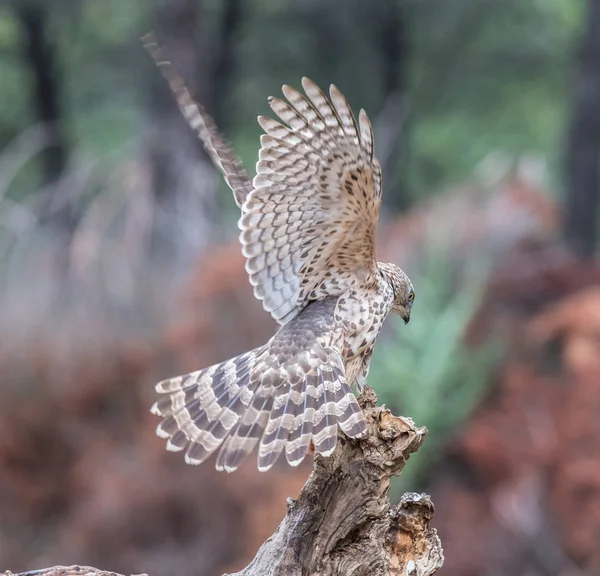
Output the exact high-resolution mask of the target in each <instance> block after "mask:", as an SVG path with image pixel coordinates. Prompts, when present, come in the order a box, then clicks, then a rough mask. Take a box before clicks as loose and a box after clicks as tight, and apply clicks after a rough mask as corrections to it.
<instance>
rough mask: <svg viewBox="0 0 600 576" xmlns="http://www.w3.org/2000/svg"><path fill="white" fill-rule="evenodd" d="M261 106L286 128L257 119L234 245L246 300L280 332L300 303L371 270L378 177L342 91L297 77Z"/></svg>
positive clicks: (367, 126) (364, 121) (365, 129)
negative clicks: (256, 147)
mask: <svg viewBox="0 0 600 576" xmlns="http://www.w3.org/2000/svg"><path fill="white" fill-rule="evenodd" d="M302 86H303V88H304V91H305V92H306V96H304V95H303V94H301V93H300V92H299V91H297V90H295V89H294V88H291V87H290V86H284V87H283V94H284V96H285V97H286V99H287V102H286V101H284V100H282V99H279V98H270V99H269V104H270V106H271V109H272V110H273V111H274V112H275V114H276V115H277V116H278V117H279V118H280V119H281V120H282V121H283V122H284V123H285V124H287V126H285V125H283V124H281V123H279V122H277V121H275V120H272V119H270V118H265V117H259V123H260V125H261V126H262V128H263V129H264V131H265V132H266V134H264V135H263V136H262V137H261V145H262V147H261V149H260V155H259V161H258V163H257V175H256V177H255V178H254V181H253V184H254V190H252V192H250V194H249V195H248V197H247V199H246V201H245V202H244V204H243V206H242V218H241V219H240V222H239V226H240V229H241V233H240V241H241V243H242V247H243V248H242V249H243V253H244V256H245V257H246V259H247V261H246V270H247V272H248V274H249V276H250V282H251V283H252V285H253V286H254V294H255V296H256V297H257V298H258V299H260V300H262V303H263V307H264V308H265V310H267V311H268V312H270V313H271V315H272V316H273V317H274V318H275V320H277V321H278V322H279V323H281V324H285V323H286V322H288V321H289V320H290V319H292V318H293V317H294V316H296V314H298V312H299V311H300V310H302V308H303V307H304V306H305V305H306V303H307V302H308V301H310V300H315V299H321V298H324V297H326V296H335V295H338V294H341V293H342V292H344V291H345V290H347V289H349V288H351V287H352V286H355V285H357V284H360V283H364V282H368V281H369V278H370V276H371V275H372V274H373V273H374V271H375V266H376V264H375V253H374V241H375V228H376V225H377V219H378V216H379V207H380V204H381V169H380V166H379V163H378V162H377V160H376V159H375V158H374V156H373V131H372V128H371V123H370V121H369V119H368V117H367V115H366V113H365V112H364V110H361V111H360V116H359V126H360V130H359V126H357V124H356V121H355V119H354V116H353V115H352V111H351V110H350V107H349V106H348V103H347V101H346V99H345V98H344V96H343V95H342V93H341V92H340V91H339V90H338V89H337V88H336V87H335V86H333V85H332V86H331V88H330V92H329V93H330V98H331V100H328V99H327V97H326V96H325V94H324V93H323V92H322V91H321V90H320V88H319V87H318V86H317V85H316V84H315V83H314V82H312V81H311V80H309V79H307V78H303V79H302Z"/></svg>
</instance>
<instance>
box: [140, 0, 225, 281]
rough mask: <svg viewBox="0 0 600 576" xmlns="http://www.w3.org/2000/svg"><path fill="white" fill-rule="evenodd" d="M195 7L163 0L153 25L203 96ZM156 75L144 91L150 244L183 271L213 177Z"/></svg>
mask: <svg viewBox="0 0 600 576" xmlns="http://www.w3.org/2000/svg"><path fill="white" fill-rule="evenodd" d="M201 7H202V3H201V2H199V1H198V0H164V1H163V2H162V3H161V4H160V6H159V7H158V8H157V12H156V27H157V31H158V37H159V39H160V41H161V43H162V44H163V45H164V46H165V48H166V49H167V52H168V55H169V58H170V59H171V60H172V61H173V63H174V65H175V66H176V67H177V68H178V69H179V71H180V72H181V74H182V75H183V76H184V78H185V79H186V82H187V83H188V85H189V86H190V89H191V90H192V92H193V93H194V94H195V95H196V96H197V97H199V98H200V99H203V98H205V97H206V96H207V94H208V90H207V78H208V74H207V72H206V71H207V65H206V62H207V59H206V50H204V49H203V48H204V47H203V46H202V47H201V46H200V45H199V38H200V37H201V34H200V23H201V20H200V18H201ZM154 73H156V70H154ZM156 77H157V80H155V82H156V89H155V90H152V91H151V94H150V99H151V101H150V113H151V116H152V124H153V125H154V127H155V128H154V130H153V132H152V136H151V139H150V141H149V142H148V148H149V160H150V170H151V173H152V182H153V189H154V196H155V199H156V204H157V207H158V210H157V211H156V213H157V218H156V222H155V236H154V242H153V244H154V249H155V252H157V253H158V254H159V255H161V256H163V257H164V258H166V259H167V260H169V262H170V263H171V264H174V265H175V267H176V269H179V270H181V271H183V270H185V269H186V268H187V267H188V266H189V265H190V263H191V262H192V261H193V260H194V259H195V258H196V257H198V256H199V254H201V253H202V251H203V250H204V248H205V247H206V246H207V244H208V242H209V237H210V235H211V232H212V222H213V219H214V217H215V210H216V202H215V192H216V186H217V180H216V175H215V173H214V171H213V168H212V166H211V165H210V162H209V161H208V158H207V157H206V154H205V153H204V151H203V149H202V146H201V144H200V143H199V142H198V141H197V139H196V137H195V135H194V133H193V132H192V130H190V128H189V126H188V125H187V123H186V121H185V120H184V118H183V116H182V115H181V113H180V111H179V110H178V108H177V106H176V104H175V102H174V101H173V98H172V96H171V94H170V92H169V90H168V88H167V87H166V86H164V85H163V84H162V83H161V80H160V78H159V75H158V74H156ZM159 84H160V85H159Z"/></svg>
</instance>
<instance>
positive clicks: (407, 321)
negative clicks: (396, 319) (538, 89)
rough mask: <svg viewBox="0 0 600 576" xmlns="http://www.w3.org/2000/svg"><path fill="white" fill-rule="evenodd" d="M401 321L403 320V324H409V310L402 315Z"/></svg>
mask: <svg viewBox="0 0 600 576" xmlns="http://www.w3.org/2000/svg"><path fill="white" fill-rule="evenodd" d="M402 320H404V324H408V323H409V322H410V310H407V311H406V312H404V314H402Z"/></svg>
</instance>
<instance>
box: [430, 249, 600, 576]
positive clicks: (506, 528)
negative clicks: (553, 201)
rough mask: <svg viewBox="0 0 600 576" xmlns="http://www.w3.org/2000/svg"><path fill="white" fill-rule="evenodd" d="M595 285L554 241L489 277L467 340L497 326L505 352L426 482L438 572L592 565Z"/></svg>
mask: <svg viewBox="0 0 600 576" xmlns="http://www.w3.org/2000/svg"><path fill="white" fill-rule="evenodd" d="M511 271H512V272H511ZM598 284H600V268H598V267H593V266H590V265H589V264H588V265H586V264H583V263H581V262H577V261H575V260H572V259H569V258H568V257H567V256H566V255H565V254H563V253H561V252H557V251H556V250H555V249H548V250H532V251H531V252H529V253H527V251H525V252H524V251H523V250H521V251H519V252H518V253H515V254H513V256H512V257H511V258H510V259H509V260H508V261H507V262H506V264H505V266H504V267H503V268H502V269H500V270H499V271H498V272H497V273H496V274H495V277H494V278H493V280H492V283H491V286H490V289H489V294H488V297H487V304H486V305H485V306H484V307H483V309H482V314H481V316H482V317H481V318H479V320H478V322H477V323H476V327H474V331H473V333H472V335H471V336H472V338H475V339H478V338H479V337H480V336H481V335H482V333H484V332H485V331H486V330H489V329H491V328H492V327H496V326H502V327H503V329H504V330H505V335H506V336H507V337H508V338H507V340H508V341H509V342H510V346H509V353H508V357H507V358H506V362H505V364H504V366H503V367H502V370H501V373H500V374H499V377H498V381H497V382H496V384H495V387H494V390H493V392H492V394H491V395H490V397H489V398H488V399H487V401H486V402H485V403H484V405H483V406H481V408H480V409H479V410H478V411H477V413H476V414H475V415H474V417H473V418H472V420H471V422H470V423H469V424H468V425H466V426H465V429H464V430H463V432H462V434H461V436H460V438H459V440H458V441H457V443H456V445H455V446H454V448H453V451H452V454H451V456H450V457H449V458H448V460H447V462H446V466H447V468H446V472H448V473H447V474H444V473H441V474H440V475H439V476H438V480H437V481H436V483H435V485H436V489H435V491H434V498H435V501H436V505H437V508H438V510H439V511H440V512H439V514H438V526H439V527H440V532H441V537H442V541H443V542H444V544H445V549H446V558H447V562H446V565H445V570H446V572H447V573H448V574H449V575H456V576H459V575H460V576H470V575H473V576H474V575H479V574H482V573H484V571H485V569H486V567H489V566H494V567H495V569H496V570H497V572H496V573H497V574H507V575H508V574H510V575H521V574H522V575H525V574H548V575H550V574H552V575H555V574H556V575H563V574H564V575H567V574H577V573H579V572H577V568H576V566H579V567H581V568H584V569H586V570H588V572H586V574H587V573H589V574H596V573H598V571H599V570H600V554H599V552H598V545H597V544H598V535H599V534H600V289H599V288H598V287H597V285H598Z"/></svg>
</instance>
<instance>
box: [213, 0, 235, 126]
mask: <svg viewBox="0 0 600 576" xmlns="http://www.w3.org/2000/svg"><path fill="white" fill-rule="evenodd" d="M223 3H224V7H223V15H222V17H221V24H220V27H219V34H218V37H217V39H216V41H215V42H216V46H215V49H214V50H213V54H214V56H213V62H212V74H211V78H210V84H211V85H212V90H211V95H210V96H209V98H208V99H207V101H206V108H207V110H208V112H209V113H210V114H212V117H213V118H214V119H215V121H216V123H217V125H218V126H219V127H220V128H221V129H226V128H227V126H228V124H229V122H230V119H229V118H228V115H227V114H226V112H225V111H226V104H227V95H228V93H229V88H230V86H231V80H232V77H233V74H234V70H235V47H236V42H235V37H236V34H237V33H238V30H239V25H240V23H241V21H242V17H243V4H242V0H223Z"/></svg>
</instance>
